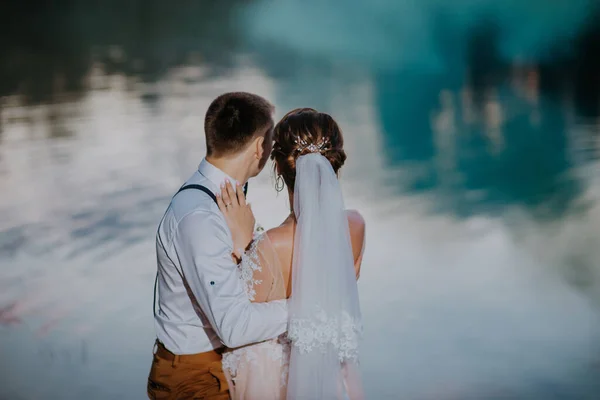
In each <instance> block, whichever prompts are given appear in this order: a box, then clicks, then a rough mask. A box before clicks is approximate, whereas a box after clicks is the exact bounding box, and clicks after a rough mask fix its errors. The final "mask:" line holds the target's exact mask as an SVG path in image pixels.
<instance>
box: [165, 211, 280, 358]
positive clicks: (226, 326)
mask: <svg viewBox="0 0 600 400" xmlns="http://www.w3.org/2000/svg"><path fill="white" fill-rule="evenodd" d="M173 247H174V250H175V253H176V255H177V257H178V258H179V263H180V265H181V268H182V272H183V275H184V278H185V280H186V281H187V284H188V285H189V288H190V289H191V291H192V293H193V295H194V296H195V298H196V301H197V302H198V305H199V306H200V308H201V309H202V312H203V313H204V315H205V316H206V318H207V319H208V320H209V322H210V323H211V325H212V328H213V329H214V331H215V333H216V334H217V336H218V337H219V338H220V339H221V342H222V343H223V344H224V345H225V346H227V347H230V348H235V347H240V346H244V345H247V344H250V343H255V342H261V341H263V340H267V339H272V338H275V337H277V336H279V335H280V334H282V333H284V332H285V331H286V330H287V317H288V315H287V301H286V300H277V301H272V302H267V303H252V302H250V300H249V299H248V296H247V295H246V292H245V291H244V287H243V285H242V282H241V280H240V278H239V274H238V272H237V265H236V264H235V263H234V262H233V259H232V257H231V253H232V247H233V246H232V243H231V237H230V234H229V231H228V229H227V226H226V223H225V220H224V219H223V218H222V216H220V215H218V214H216V213H214V212H212V211H205V210H196V211H193V212H191V213H190V214H187V215H186V216H184V217H183V218H182V219H181V220H180V221H179V224H178V226H177V230H176V234H175V237H174V238H173Z"/></svg>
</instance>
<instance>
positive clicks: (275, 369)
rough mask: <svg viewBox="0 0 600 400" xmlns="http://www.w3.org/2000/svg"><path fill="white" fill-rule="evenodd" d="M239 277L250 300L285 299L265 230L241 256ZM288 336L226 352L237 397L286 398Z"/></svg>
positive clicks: (226, 366) (226, 365)
mask: <svg viewBox="0 0 600 400" xmlns="http://www.w3.org/2000/svg"><path fill="white" fill-rule="evenodd" d="M239 272H240V279H242V280H243V283H244V288H245V289H246V294H247V295H248V298H249V299H250V300H251V301H255V302H266V301H271V300H279V299H284V298H285V297H286V290H285V286H284V281H283V276H282V274H281V266H280V264H279V260H278V259H277V255H276V254H275V250H274V248H273V245H272V244H271V242H270V241H269V238H268V236H267V234H266V233H263V234H262V235H260V236H258V238H257V239H256V240H255V241H254V243H253V244H252V246H251V247H250V249H249V250H248V251H247V252H246V254H244V256H243V257H242V263H241V264H240V271H239ZM286 336H287V335H282V336H281V337H279V338H277V339H272V340H268V341H266V342H261V343H256V344H252V345H248V346H245V347H241V348H238V349H234V350H228V351H227V352H225V353H224V354H223V370H224V371H225V375H226V376H227V379H228V381H229V390H230V393H231V398H232V399H234V400H238V399H239V400H255V399H256V400H258V399H264V400H271V399H285V394H286V387H287V378H288V368H289V361H290V343H289V341H288V340H287V337H286Z"/></svg>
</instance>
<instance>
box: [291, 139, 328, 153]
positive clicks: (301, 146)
mask: <svg viewBox="0 0 600 400" xmlns="http://www.w3.org/2000/svg"><path fill="white" fill-rule="evenodd" d="M295 143H296V144H297V145H298V148H297V149H296V151H297V152H298V153H302V152H303V151H304V150H308V151H309V152H310V153H323V151H324V150H326V149H327V146H328V145H329V139H328V138H323V139H321V140H320V141H318V142H317V143H310V144H309V143H308V142H307V141H306V140H304V139H296V140H295Z"/></svg>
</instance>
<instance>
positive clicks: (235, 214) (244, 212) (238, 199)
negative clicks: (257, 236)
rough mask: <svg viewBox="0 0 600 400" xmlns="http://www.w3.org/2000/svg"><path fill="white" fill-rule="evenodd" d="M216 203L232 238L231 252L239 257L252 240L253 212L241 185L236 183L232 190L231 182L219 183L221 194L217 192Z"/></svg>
mask: <svg viewBox="0 0 600 400" xmlns="http://www.w3.org/2000/svg"><path fill="white" fill-rule="evenodd" d="M217 204H218V205H219V209H220V210H221V212H222V213H223V215H224V216H225V221H227V225H228V226H229V229H230V230H231V236H232V238H233V254H234V256H235V257H236V258H237V259H238V261H239V259H241V257H242V254H243V253H244V251H245V250H246V248H247V247H248V246H249V245H250V242H252V237H253V234H254V224H255V220H254V214H253V213H252V208H251V207H250V204H247V203H246V197H245V196H244V191H243V190H242V187H241V186H240V185H239V184H238V185H237V188H236V189H235V190H234V189H233V186H232V185H231V182H229V181H227V182H226V183H225V184H221V194H217Z"/></svg>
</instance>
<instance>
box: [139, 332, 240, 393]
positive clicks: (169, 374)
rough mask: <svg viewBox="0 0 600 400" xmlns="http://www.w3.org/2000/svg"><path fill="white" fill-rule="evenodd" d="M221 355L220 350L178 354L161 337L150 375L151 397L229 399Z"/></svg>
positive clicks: (149, 389)
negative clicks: (164, 343)
mask: <svg viewBox="0 0 600 400" xmlns="http://www.w3.org/2000/svg"><path fill="white" fill-rule="evenodd" d="M221 358H222V357H221V354H220V353H217V352H216V351H209V352H206V353H199V354H190V355H182V356H178V355H175V354H173V353H171V352H170V351H169V350H167V349H166V348H165V347H164V346H163V344H162V343H160V342H159V341H158V340H157V341H156V344H155V351H154V357H153V360H152V368H151V369H150V375H149V376H148V397H149V398H150V399H153V400H154V399H155V400H159V399H169V400H175V399H177V400H179V399H186V400H187V399H190V400H192V399H194V400H199V399H206V400H229V387H228V386H227V379H226V378H225V375H224V374H223V368H222V366H221Z"/></svg>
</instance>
